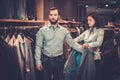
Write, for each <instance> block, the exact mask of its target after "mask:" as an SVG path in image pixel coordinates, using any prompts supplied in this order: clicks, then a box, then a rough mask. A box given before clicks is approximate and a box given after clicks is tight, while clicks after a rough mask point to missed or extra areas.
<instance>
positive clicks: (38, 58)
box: [34, 29, 43, 64]
mask: <svg viewBox="0 0 120 80" xmlns="http://www.w3.org/2000/svg"><path fill="white" fill-rule="evenodd" d="M42 47H43V32H42V30H41V29H40V30H39V31H38V32H37V34H36V44H35V55H34V57H35V62H36V64H41V50H42Z"/></svg>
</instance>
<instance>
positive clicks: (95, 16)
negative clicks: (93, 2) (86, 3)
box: [87, 12, 102, 28]
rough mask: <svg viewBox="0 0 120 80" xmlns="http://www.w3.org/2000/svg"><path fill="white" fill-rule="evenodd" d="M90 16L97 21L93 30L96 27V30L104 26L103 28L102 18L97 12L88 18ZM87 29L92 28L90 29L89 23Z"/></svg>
mask: <svg viewBox="0 0 120 80" xmlns="http://www.w3.org/2000/svg"><path fill="white" fill-rule="evenodd" d="M88 16H91V17H92V18H93V19H94V20H95V24H94V26H93V28H94V27H96V28H100V27H102V26H101V19H100V16H99V15H98V14H97V13H96V12H91V13H89V14H88V15H87V17H88ZM87 28H90V27H89V26H88V23H87Z"/></svg>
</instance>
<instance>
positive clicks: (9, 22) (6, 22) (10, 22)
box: [0, 19, 45, 27]
mask: <svg viewBox="0 0 120 80" xmlns="http://www.w3.org/2000/svg"><path fill="white" fill-rule="evenodd" d="M44 24H45V22H44V21H33V20H15V19H0V27H7V26H43V25H44Z"/></svg>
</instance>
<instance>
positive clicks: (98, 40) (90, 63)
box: [65, 12, 104, 80]
mask: <svg viewBox="0 0 120 80" xmlns="http://www.w3.org/2000/svg"><path fill="white" fill-rule="evenodd" d="M87 23H88V29H87V30H86V31H84V32H83V33H82V34H80V35H79V36H78V37H77V38H75V39H74V40H75V41H76V42H81V41H82V44H81V45H82V48H83V51H84V54H82V55H81V57H79V60H80V65H78V66H77V68H78V67H79V70H80V72H79V73H77V72H78V69H77V71H74V74H75V72H76V73H77V75H78V74H79V80H95V74H96V67H95V60H97V59H100V49H99V47H100V46H101V44H102V42H103V37H104V30H102V29H101V28H100V27H101V26H100V20H99V16H98V15H97V14H96V13H94V12H92V13H89V14H88V16H87ZM71 54H72V55H70V57H69V60H68V65H67V67H66V69H65V70H66V74H65V79H66V80H68V78H66V75H67V77H68V75H71V73H70V65H72V67H73V63H71V62H70V61H71V59H73V57H74V58H77V59H74V60H75V61H76V62H78V57H76V56H73V54H75V50H73V52H72V53H71ZM76 54H78V52H76ZM72 56H73V57H72ZM72 62H73V61H72ZM74 63H75V62H74ZM74 67H76V65H75V66H74ZM67 70H69V71H67ZM71 72H73V70H72V71H71ZM72 75H73V73H72ZM69 77H71V76H69ZM76 77H78V76H76ZM69 79H72V78H69ZM76 80H78V78H77V79H76Z"/></svg>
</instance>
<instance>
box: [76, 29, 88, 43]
mask: <svg viewBox="0 0 120 80" xmlns="http://www.w3.org/2000/svg"><path fill="white" fill-rule="evenodd" d="M85 34H86V31H85V32H83V33H82V34H80V35H79V36H78V37H76V38H75V39H74V40H75V41H76V42H79V41H82V40H84V37H85Z"/></svg>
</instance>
